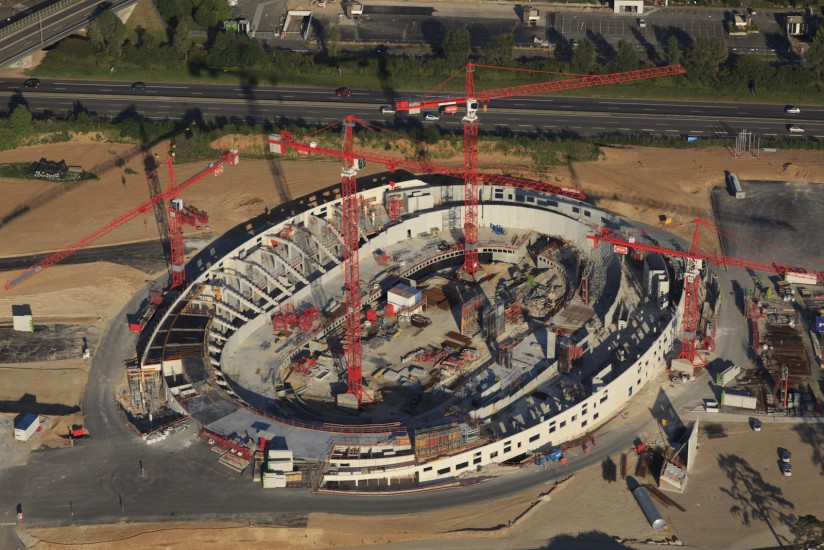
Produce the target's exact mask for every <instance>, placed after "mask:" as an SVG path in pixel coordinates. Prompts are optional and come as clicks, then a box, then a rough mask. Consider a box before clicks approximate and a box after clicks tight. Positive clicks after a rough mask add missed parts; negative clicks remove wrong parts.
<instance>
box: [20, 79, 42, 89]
mask: <svg viewBox="0 0 824 550" xmlns="http://www.w3.org/2000/svg"><path fill="white" fill-rule="evenodd" d="M23 86H24V87H25V88H39V87H40V79H39V78H30V79H28V80H26V81H25V82H23Z"/></svg>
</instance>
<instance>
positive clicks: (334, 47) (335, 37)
mask: <svg viewBox="0 0 824 550" xmlns="http://www.w3.org/2000/svg"><path fill="white" fill-rule="evenodd" d="M339 45H340V27H338V26H337V25H335V26H334V27H332V29H331V30H330V31H329V38H328V39H327V40H326V55H328V56H329V57H330V58H332V59H334V58H336V57H337V56H338V46H339Z"/></svg>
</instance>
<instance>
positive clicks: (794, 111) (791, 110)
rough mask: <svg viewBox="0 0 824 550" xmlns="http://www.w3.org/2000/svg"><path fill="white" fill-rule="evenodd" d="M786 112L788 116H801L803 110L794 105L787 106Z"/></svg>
mask: <svg viewBox="0 0 824 550" xmlns="http://www.w3.org/2000/svg"><path fill="white" fill-rule="evenodd" d="M784 112H785V113H787V114H788V115H800V114H801V109H799V108H798V107H795V106H794V105H787V106H786V107H784Z"/></svg>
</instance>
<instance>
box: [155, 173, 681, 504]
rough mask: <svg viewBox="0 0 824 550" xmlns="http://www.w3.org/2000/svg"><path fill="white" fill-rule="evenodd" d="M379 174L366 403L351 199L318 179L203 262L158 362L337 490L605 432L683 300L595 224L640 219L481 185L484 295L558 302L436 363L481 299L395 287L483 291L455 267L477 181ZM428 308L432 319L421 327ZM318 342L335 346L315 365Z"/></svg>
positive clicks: (365, 247)
mask: <svg viewBox="0 0 824 550" xmlns="http://www.w3.org/2000/svg"><path fill="white" fill-rule="evenodd" d="M365 179H368V178H365ZM373 182H377V183H372V184H369V183H368V182H367V185H366V186H365V187H369V188H367V189H363V190H361V191H360V200H361V201H362V212H361V219H360V224H361V235H362V239H361V248H360V257H361V278H362V289H363V298H364V307H365V308H370V307H371V309H372V310H373V311H377V312H380V314H381V316H380V318H378V320H377V321H376V320H375V317H374V316H373V317H372V322H371V323H370V322H369V321H368V315H367V314H368V312H366V313H367V314H365V317H364V323H365V325H364V326H365V328H364V331H365V332H364V334H365V336H364V367H363V372H364V387H365V388H366V389H367V391H368V392H369V393H370V395H372V396H374V398H375V400H376V401H377V404H375V405H372V404H371V403H370V402H369V401H366V402H365V403H366V406H365V407H364V409H362V410H361V411H358V412H356V411H353V410H352V409H351V406H350V405H349V404H348V403H347V402H346V401H345V399H342V398H341V397H340V395H339V394H340V393H343V392H345V380H346V370H345V365H341V364H340V357H341V355H342V353H341V350H340V349H337V348H338V346H339V345H340V344H339V342H341V341H343V338H341V337H340V334H341V333H340V331H341V330H342V327H343V325H344V315H343V313H344V312H343V307H342V305H341V304H342V303H343V274H342V269H343V258H342V256H341V254H342V250H343V238H342V235H341V229H340V227H341V225H340V203H341V201H340V198H339V197H335V196H327V197H321V196H320V194H319V195H317V196H315V197H312V198H311V199H312V200H310V201H308V202H307V203H306V204H307V206H306V207H305V209H304V210H302V211H294V212H289V213H288V214H286V215H284V216H283V217H282V219H279V220H272V221H271V223H269V224H267V225H266V226H265V227H261V228H259V229H256V230H251V229H250V231H249V232H248V233H247V236H248V239H247V240H245V242H243V243H242V244H239V245H237V246H235V247H234V248H233V249H232V250H230V251H228V252H226V253H223V254H219V255H218V254H217V253H216V249H215V248H212V249H211V251H210V253H211V255H207V256H205V257H206V258H208V260H209V261H208V262H205V261H204V260H203V259H199V260H198V259H196V260H194V261H195V262H197V263H198V265H199V266H200V269H202V272H201V273H200V274H199V276H197V277H196V278H195V279H194V280H192V282H191V283H190V285H189V286H188V287H187V288H186V290H184V291H183V292H182V293H181V294H180V295H179V296H178V297H177V298H176V300H175V301H174V303H173V304H171V305H170V307H168V308H167V309H166V310H165V312H164V314H163V316H162V318H160V319H159V320H158V321H157V322H156V323H155V324H154V326H153V327H152V331H151V332H150V338H149V339H148V340H147V342H146V344H145V346H141V347H140V349H139V351H140V364H139V366H140V369H141V371H143V372H147V373H148V372H157V373H160V374H162V380H163V388H164V389H163V392H164V394H165V397H166V398H167V399H168V402H169V404H170V406H171V407H173V408H175V409H176V410H179V411H180V412H182V413H185V414H187V415H191V416H192V417H193V418H195V419H196V420H197V422H199V423H200V425H201V426H202V427H203V428H204V429H205V430H206V431H208V433H210V434H217V435H219V436H221V437H225V438H229V439H230V438H232V437H236V436H238V435H240V436H242V437H243V438H246V439H248V440H249V441H254V445H258V444H259V442H260V441H261V440H263V441H268V442H270V443H271V442H273V441H274V442H277V445H278V448H279V449H282V450H283V449H288V450H289V451H290V453H291V455H293V456H294V457H295V458H297V459H305V460H309V461H313V462H315V463H316V464H317V465H318V466H317V474H316V475H315V476H314V484H315V486H316V487H318V488H327V489H338V490H358V489H362V488H364V487H366V486H373V485H374V484H376V483H377V484H382V485H383V486H386V485H387V484H388V485H389V486H390V487H392V486H394V487H398V488H405V487H415V486H421V485H426V484H431V483H437V482H445V481H449V480H453V479H454V478H456V477H459V476H472V475H480V474H479V472H482V471H483V469H484V468H485V467H487V466H490V465H493V464H498V463H501V462H505V461H512V460H519V459H520V458H522V457H524V456H529V455H531V454H532V453H537V452H543V451H546V450H547V449H551V448H554V447H557V446H559V445H561V444H563V443H564V442H569V441H573V440H576V439H579V438H582V437H588V436H591V435H592V434H595V433H596V431H597V429H598V427H599V426H600V425H601V424H603V423H604V422H606V421H607V420H609V419H610V418H611V417H612V416H614V415H615V414H616V413H617V411H619V410H620V409H621V408H622V407H623V406H624V405H625V403H626V402H627V401H628V400H630V399H632V397H633V395H635V394H637V393H638V391H639V390H640V389H641V388H642V387H643V386H644V385H645V384H646V383H647V382H648V381H649V380H650V379H652V378H654V377H655V376H656V374H658V373H660V372H661V369H662V368H664V363H665V360H666V355H667V354H668V353H669V352H670V351H671V349H672V344H673V339H674V337H675V336H676V335H677V327H678V326H679V321H680V320H679V317H680V307H669V306H667V305H666V304H664V305H662V304H661V300H660V296H659V295H657V294H656V291H655V290H654V289H653V288H652V286H651V283H650V280H649V271H650V270H649V268H648V269H646V270H644V265H646V264H645V263H644V261H643V260H641V261H640V262H639V263H635V264H633V262H632V259H631V258H630V257H629V256H622V255H619V254H615V252H614V251H613V249H612V247H611V246H609V245H606V244H603V243H601V244H600V246H599V247H597V248H594V247H593V245H592V241H591V240H589V239H587V236H588V235H591V234H594V233H596V232H597V230H598V228H599V227H602V226H606V227H609V228H611V229H613V230H614V231H616V232H618V233H621V232H623V233H624V234H626V235H630V234H631V232H632V226H631V224H630V222H628V221H627V220H625V219H623V218H620V217H618V216H616V215H614V214H612V213H609V212H606V211H604V210H601V209H598V208H596V207H594V206H592V205H590V204H586V203H583V202H578V201H576V200H573V199H565V198H561V197H557V196H553V195H546V194H542V193H540V192H536V191H530V190H524V189H514V188H509V187H496V186H484V187H481V189H480V203H479V216H480V219H479V227H480V228H481V231H480V234H479V252H480V258H481V261H482V263H484V265H486V266H488V271H489V274H490V277H489V280H490V281H491V283H489V284H487V286H486V287H484V286H483V285H478V286H479V287H481V292H480V293H481V294H482V297H481V298H480V299H479V298H475V299H476V300H479V301H477V303H478V304H479V305H482V304H484V303H485V304H486V305H487V306H491V307H492V310H494V309H495V304H496V303H498V304H499V305H498V307H502V305H501V304H500V302H501V296H504V298H506V296H507V289H508V292H509V294H508V296H509V298H507V299H506V300H507V301H513V300H514V298H513V296H522V297H523V300H526V299H527V298H528V299H530V300H533V301H534V299H535V297H534V295H535V292H536V290H535V289H538V290H540V291H541V292H545V293H546V294H545V295H542V296H543V297H542V298H541V300H544V302H541V303H546V304H554V306H553V307H554V309H552V311H551V315H549V316H548V317H547V319H546V320H545V321H543V322H541V321H540V320H538V319H537V316H532V318H526V317H524V318H519V319H516V320H514V321H512V322H511V323H510V322H509V320H507V322H506V323H504V321H503V320H502V319H498V321H497V322H496V324H497V325H498V326H499V327H502V328H503V330H501V331H499V332H498V333H496V334H495V335H494V338H492V337H488V338H486V340H484V339H483V338H482V337H481V336H478V335H477V334H476V335H475V337H474V340H473V343H472V344H468V345H466V348H465V349H464V351H463V352H462V356H461V358H462V359H461V360H462V361H465V362H464V363H461V364H459V366H457V367H455V368H453V369H452V370H451V371H447V370H446V369H445V367H444V365H445V364H446V363H442V364H441V365H440V367H436V366H434V365H427V364H424V362H423V360H422V359H421V357H422V355H420V349H419V348H420V347H421V346H423V347H426V344H424V343H423V342H424V341H425V340H426V339H429V340H431V341H432V342H438V343H440V342H441V341H442V340H444V336H443V335H444V334H445V333H446V332H449V331H452V332H450V334H451V333H453V332H454V333H457V332H460V329H461V327H462V323H463V322H465V320H466V313H465V310H464V311H463V312H461V306H460V305H458V306H456V305H455V300H454V299H449V300H446V301H445V302H443V303H441V304H440V305H439V306H438V305H436V304H434V303H428V304H427V303H423V304H420V306H419V307H417V308H410V310H409V311H408V312H406V313H407V314H406V315H405V314H404V313H403V312H400V314H399V315H398V314H397V313H399V312H395V315H394V316H390V315H388V314H386V315H385V314H384V311H385V307H384V306H385V303H384V302H385V300H386V299H387V293H388V292H389V291H391V290H392V289H393V288H397V285H398V284H404V285H406V286H404V287H403V288H407V287H409V286H410V285H412V286H413V288H414V285H420V286H421V287H425V290H424V292H423V293H422V294H423V295H424V296H426V295H427V294H428V295H429V296H430V298H431V296H433V295H432V294H431V292H432V291H433V288H435V286H438V288H439V289H441V290H442V291H443V292H444V294H445V295H446V297H447V298H450V296H453V295H454V296H457V297H458V298H457V299H459V300H461V299H465V298H462V297H463V296H465V295H466V294H465V293H467V292H470V291H471V290H472V289H471V288H466V287H464V286H463V285H462V284H461V283H460V281H458V280H456V278H454V277H450V276H449V273H454V271H455V268H456V267H457V266H459V265H460V263H461V260H462V251H461V249H460V242H461V241H460V239H461V236H462V232H461V231H460V230H459V229H456V228H460V227H462V223H461V221H462V220H461V211H462V209H461V208H460V206H461V201H462V195H463V185H462V184H461V183H457V182H456V183H447V184H441V183H427V182H424V181H421V180H418V179H410V180H408V181H402V182H399V183H397V184H393V185H388V181H387V179H386V178H383V179H382V180H373ZM382 182H385V183H387V184H384V183H382ZM392 201H396V202H395V204H402V205H403V209H402V215H401V216H400V217H399V218H398V219H390V217H389V212H390V210H391V208H389V204H390V203H391V202H392ZM204 262H205V263H204ZM527 272H529V273H531V275H529V276H526V275H525V274H526V273H527ZM536 274H537V275H536ZM542 277H543V278H542ZM667 277H668V276H667V274H666V273H665V274H664V275H663V278H664V279H667ZM676 277H677V273H676ZM536 279H537V282H536ZM582 279H586V281H585V282H584V281H582ZM524 280H526V282H523V281H524ZM518 281H520V283H518ZM436 282H437V285H436ZM582 282H583V283H584V284H585V286H586V290H587V294H588V296H587V297H586V299H584V297H583V295H584V292H583V291H582V286H583V285H582ZM669 282H671V281H669V280H667V286H666V288H668V285H669ZM407 283H408V284H407ZM542 283H543V284H542ZM490 285H492V286H490ZM657 288H660V284H659V287H657ZM553 291H554V292H555V295H554V296H553V295H552V294H551V293H552V292H553ZM518 293H520V294H518ZM653 295H654V296H653ZM447 302H448V303H447ZM672 302H673V303H679V301H678V300H673V301H672ZM287 304H289V305H291V307H294V308H295V309H296V311H300V310H301V309H305V308H307V307H309V306H312V307H314V308H316V309H317V310H318V312H319V318H318V319H317V321H316V322H314V323H313V325H312V329H311V330H309V331H302V330H299V329H297V328H295V329H294V330H286V331H282V332H281V333H280V334H278V333H277V332H276V331H275V329H274V328H273V315H274V314H277V313H278V312H282V311H284V308H285V307H287ZM545 307H547V308H548V307H549V305H547V306H545ZM424 308H425V309H424ZM524 308H525V309H526V305H525V306H524ZM365 311H366V310H365ZM413 311H414V312H418V313H420V314H421V315H424V316H427V317H430V318H431V319H432V321H433V324H432V325H431V326H429V327H427V328H424V329H417V328H413V327H411V326H410V325H409V314H411V313H412V312H413ZM501 311H502V310H500V309H499V310H498V312H497V313H498V314H499V315H500V313H501ZM387 322H389V323H390V324H392V325H393V326H395V327H396V328H395V329H392V330H395V336H394V339H393V340H392V341H391V342H389V341H387V340H388V339H389V338H390V337H391V336H387V337H386V339H383V338H382V337H374V338H372V337H370V333H368V332H366V331H368V330H371V329H370V325H371V326H372V327H376V326H377V325H380V324H381V323H383V324H387ZM481 324H482V325H483V323H481ZM504 325H505V326H504ZM485 326H486V325H484V326H483V327H481V328H482V329H483V330H481V331H479V333H483V334H485V332H484V331H485V330H486V328H484V327H485ZM470 336H471V335H470ZM404 338H406V340H404ZM384 342H385V343H384ZM413 344H414V345H415V346H417V347H415V348H410V346H412V345H413ZM438 345H440V344H438ZM404 346H406V348H404ZM433 346H434V344H433ZM434 347H437V346H434ZM410 349H411V351H409V350H410ZM570 349H572V350H575V351H576V353H577V355H574V356H570V355H569V354H570ZM466 350H469V353H467V351H466ZM502 350H504V351H502ZM413 352H414V353H418V355H414V354H413ZM453 352H455V350H453ZM402 353H406V356H407V357H408V356H409V355H410V354H413V355H414V356H413V359H412V360H410V361H407V360H406V359H405V358H404V357H398V355H397V354H402ZM393 354H394V355H393ZM307 356H308V357H311V358H314V359H316V361H315V360H314V359H313V361H311V362H310V367H309V368H307V369H306V371H305V372H297V371H296V370H295V368H294V367H295V366H296V365H297V363H298V362H299V361H300V360H301V357H303V359H305V358H306V357H307ZM573 360H574V361H573ZM570 366H572V368H569V367H570ZM436 371H437V375H436V374H435V373H436ZM341 383H343V390H342V391H339V388H340V386H341ZM265 485H266V484H265V482H264V486H265Z"/></svg>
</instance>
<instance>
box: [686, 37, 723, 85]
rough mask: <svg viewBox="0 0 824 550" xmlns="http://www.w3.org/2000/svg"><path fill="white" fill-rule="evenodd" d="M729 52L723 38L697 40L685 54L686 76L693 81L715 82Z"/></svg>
mask: <svg viewBox="0 0 824 550" xmlns="http://www.w3.org/2000/svg"><path fill="white" fill-rule="evenodd" d="M727 57H729V52H728V51H727V43H726V42H724V39H723V38H697V39H696V40H695V42H693V43H692V45H691V46H690V49H689V51H688V52H687V58H686V62H687V74H688V75H689V76H690V78H692V79H693V80H703V81H708V80H715V79H716V78H717V77H718V71H719V70H720V69H721V63H723V62H724V61H726V60H727Z"/></svg>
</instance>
